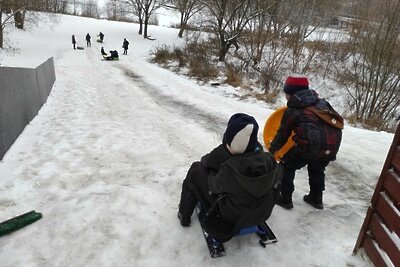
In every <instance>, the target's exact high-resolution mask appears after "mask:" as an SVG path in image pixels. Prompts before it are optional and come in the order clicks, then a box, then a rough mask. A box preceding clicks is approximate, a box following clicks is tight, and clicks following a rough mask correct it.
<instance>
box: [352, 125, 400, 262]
mask: <svg viewBox="0 0 400 267" xmlns="http://www.w3.org/2000/svg"><path fill="white" fill-rule="evenodd" d="M399 237H400V124H399V125H398V127H397V131H396V134H395V136H394V139H393V143H392V146H391V147H390V150H389V153H388V155H387V158H386V161H385V164H384V165H383V169H382V172H381V175H380V177H379V180H378V184H377V185H376V188H375V191H374V194H373V196H372V199H371V204H370V206H369V208H368V211H367V215H366V217H365V219H364V223H363V225H362V226H361V230H360V234H359V236H358V239H357V243H356V245H355V247H354V250H353V253H357V251H358V249H359V248H361V247H363V248H364V249H365V252H366V254H367V255H368V257H369V258H370V260H371V261H372V263H373V264H374V265H375V266H377V267H381V266H395V267H398V266H400V248H399V247H400V239H399Z"/></svg>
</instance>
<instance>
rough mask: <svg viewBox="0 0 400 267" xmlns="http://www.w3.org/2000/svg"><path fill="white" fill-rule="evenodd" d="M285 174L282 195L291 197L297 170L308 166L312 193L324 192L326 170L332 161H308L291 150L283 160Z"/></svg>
mask: <svg viewBox="0 0 400 267" xmlns="http://www.w3.org/2000/svg"><path fill="white" fill-rule="evenodd" d="M282 161H283V166H284V172H283V177H282V189H281V190H282V195H285V196H291V195H292V193H293V191H294V189H295V188H294V177H295V173H296V170H300V169H301V168H303V167H305V166H307V171H308V183H309V185H310V191H313V192H322V191H324V190H325V168H326V167H327V166H328V164H329V163H330V160H326V159H315V160H307V159H304V158H302V157H301V156H299V155H297V153H296V151H295V150H294V149H291V150H289V151H288V152H287V153H286V155H285V156H284V157H283V159H282Z"/></svg>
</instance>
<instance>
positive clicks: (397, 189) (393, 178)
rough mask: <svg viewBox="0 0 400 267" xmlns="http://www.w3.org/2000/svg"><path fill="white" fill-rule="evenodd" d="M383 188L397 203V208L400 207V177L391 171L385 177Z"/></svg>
mask: <svg viewBox="0 0 400 267" xmlns="http://www.w3.org/2000/svg"><path fill="white" fill-rule="evenodd" d="M383 187H384V188H385V190H386V192H387V193H388V194H389V195H390V197H391V198H392V199H393V200H395V201H396V203H395V206H397V207H399V205H400V177H399V176H398V175H397V173H395V172H394V171H393V169H390V170H389V171H388V172H387V173H386V176H385V181H384V182H383Z"/></svg>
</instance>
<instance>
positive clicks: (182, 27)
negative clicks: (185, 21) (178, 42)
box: [178, 24, 186, 38]
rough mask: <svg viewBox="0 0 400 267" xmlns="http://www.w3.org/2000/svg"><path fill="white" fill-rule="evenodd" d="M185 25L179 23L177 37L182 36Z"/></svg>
mask: <svg viewBox="0 0 400 267" xmlns="http://www.w3.org/2000/svg"><path fill="white" fill-rule="evenodd" d="M185 27H186V25H182V24H181V28H180V29H179V33H178V37H179V38H182V36H183V31H184V30H185Z"/></svg>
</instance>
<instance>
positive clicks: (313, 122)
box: [269, 75, 342, 209]
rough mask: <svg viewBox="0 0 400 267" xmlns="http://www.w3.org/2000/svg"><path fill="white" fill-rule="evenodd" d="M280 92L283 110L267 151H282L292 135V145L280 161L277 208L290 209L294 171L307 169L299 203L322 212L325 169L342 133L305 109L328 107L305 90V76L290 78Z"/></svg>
mask: <svg viewBox="0 0 400 267" xmlns="http://www.w3.org/2000/svg"><path fill="white" fill-rule="evenodd" d="M283 91H284V92H285V94H286V99H287V107H288V108H287V109H286V110H285V112H284V114H283V117H282V121H281V125H280V127H279V129H278V132H277V134H276V136H275V138H274V140H272V142H271V145H270V149H269V151H270V152H271V153H272V154H274V153H275V152H276V151H278V150H279V149H281V148H282V146H283V145H284V144H285V143H286V141H287V140H288V138H289V137H290V135H291V133H292V131H294V133H295V135H294V137H293V141H294V142H295V145H294V146H293V148H291V149H290V150H289V151H288V152H287V153H286V154H285V155H284V156H283V158H282V164H283V166H284V173H283V177H282V188H281V198H280V199H279V201H278V203H277V204H278V205H280V206H282V207H283V208H285V209H292V208H293V201H292V194H293V192H294V178H295V172H296V170H299V169H301V168H303V167H305V166H307V170H308V177H309V186H310V192H309V194H307V195H305V196H304V197H303V200H304V201H305V202H306V203H308V204H310V205H312V206H313V207H315V208H316V209H323V208H324V206H323V202H322V194H323V191H324V190H325V168H326V167H327V166H328V164H329V163H330V162H331V161H333V160H335V159H336V154H337V153H338V151H339V147H340V143H341V140H342V131H341V130H339V129H336V128H334V127H332V126H329V125H328V124H326V123H324V122H323V121H322V120H320V119H319V118H318V117H317V116H316V115H315V114H314V113H313V112H312V111H310V110H309V109H307V107H309V106H314V107H315V108H317V109H328V108H330V104H329V103H328V102H327V101H326V100H324V99H321V98H319V97H318V94H317V93H316V92H315V91H314V90H310V89H309V82H308V79H307V77H305V76H298V75H297V76H296V75H292V76H289V77H288V78H287V79H286V82H285V86H284V89H283Z"/></svg>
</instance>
